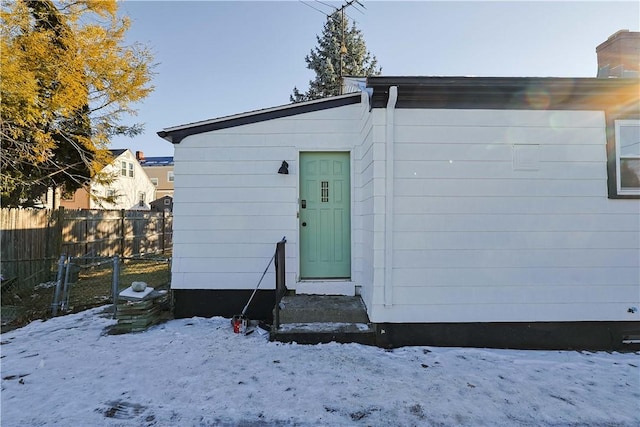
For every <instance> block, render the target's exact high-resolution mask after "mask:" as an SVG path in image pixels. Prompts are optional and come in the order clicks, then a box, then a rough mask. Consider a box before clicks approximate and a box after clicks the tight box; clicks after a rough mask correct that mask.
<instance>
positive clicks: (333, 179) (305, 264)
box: [299, 152, 351, 279]
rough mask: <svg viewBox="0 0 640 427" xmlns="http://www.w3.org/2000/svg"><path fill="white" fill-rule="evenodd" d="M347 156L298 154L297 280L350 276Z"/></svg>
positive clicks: (349, 190) (349, 189) (349, 191)
mask: <svg viewBox="0 0 640 427" xmlns="http://www.w3.org/2000/svg"><path fill="white" fill-rule="evenodd" d="M350 194H351V186H350V173H349V153H342V152H340V153H323V152H322V153H315V152H314V153H300V201H299V203H300V206H299V208H300V277H301V278H302V279H337V278H350V277H351V221H350V219H351V213H350V206H351V204H350V200H349V199H350Z"/></svg>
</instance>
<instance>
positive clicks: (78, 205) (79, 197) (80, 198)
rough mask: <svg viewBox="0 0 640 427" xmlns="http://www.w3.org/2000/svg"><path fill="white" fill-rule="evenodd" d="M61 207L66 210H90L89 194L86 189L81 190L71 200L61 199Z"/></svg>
mask: <svg viewBox="0 0 640 427" xmlns="http://www.w3.org/2000/svg"><path fill="white" fill-rule="evenodd" d="M58 193H59V192H58ZM60 206H62V207H63V208H66V209H89V193H88V192H87V190H85V189H84V188H79V189H77V190H76V191H75V193H73V196H71V197H70V198H64V197H61V198H60Z"/></svg>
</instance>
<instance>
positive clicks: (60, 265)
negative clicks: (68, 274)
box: [51, 255, 67, 316]
mask: <svg viewBox="0 0 640 427" xmlns="http://www.w3.org/2000/svg"><path fill="white" fill-rule="evenodd" d="M66 258H67V257H66V255H62V256H60V259H59V260H58V276H57V279H56V291H55V293H54V294H53V303H52V304H51V314H52V315H53V316H57V315H58V301H60V287H61V286H62V274H63V273H64V260H65V259H66Z"/></svg>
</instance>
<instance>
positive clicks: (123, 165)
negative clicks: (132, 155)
mask: <svg viewBox="0 0 640 427" xmlns="http://www.w3.org/2000/svg"><path fill="white" fill-rule="evenodd" d="M120 175H122V176H127V162H120Z"/></svg>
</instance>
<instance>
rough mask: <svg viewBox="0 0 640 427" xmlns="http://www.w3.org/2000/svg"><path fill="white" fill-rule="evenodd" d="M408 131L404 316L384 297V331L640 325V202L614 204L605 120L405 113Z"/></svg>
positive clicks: (555, 114)
mask: <svg viewBox="0 0 640 427" xmlns="http://www.w3.org/2000/svg"><path fill="white" fill-rule="evenodd" d="M395 123H396V128H395V130H394V137H395V146H394V175H395V176H394V187H393V191H394V215H395V216H394V218H393V230H394V232H393V247H394V251H393V291H392V304H391V305H390V306H385V298H384V289H383V286H382V285H381V284H374V287H373V289H374V292H373V295H372V297H371V298H370V300H371V303H370V304H369V305H368V307H369V313H370V317H371V319H372V321H374V322H499V321H505V322H509V321H588V320H638V317H637V315H635V317H633V316H634V315H633V314H629V313H628V312H627V310H628V308H629V307H631V306H636V307H637V306H638V304H639V302H640V216H639V215H640V203H639V201H638V200H609V199H608V198H607V169H606V151H605V148H606V140H605V118H604V113H602V112H593V111H526V110H518V111H507V110H500V111H492V110H405V109H398V110H396V112H395ZM517 145H528V146H533V147H535V148H534V149H533V150H530V153H533V154H532V156H533V157H532V158H531V159H528V160H531V161H532V163H531V165H533V167H531V168H519V167H518V165H519V164H518V163H517V162H516V161H515V160H514V157H515V154H514V153H515V152H514V146H517ZM371 192H372V193H373V194H376V189H373V190H371ZM383 194H384V192H383Z"/></svg>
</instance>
